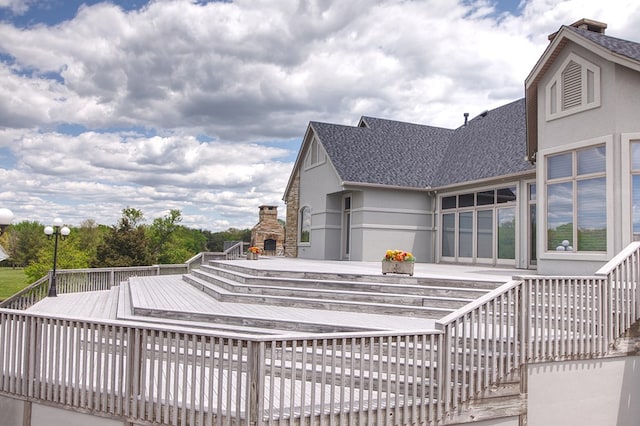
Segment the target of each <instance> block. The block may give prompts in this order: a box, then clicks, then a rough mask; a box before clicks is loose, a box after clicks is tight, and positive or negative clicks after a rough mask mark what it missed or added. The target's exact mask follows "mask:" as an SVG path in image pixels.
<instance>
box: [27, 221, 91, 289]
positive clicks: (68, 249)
mask: <svg viewBox="0 0 640 426" xmlns="http://www.w3.org/2000/svg"><path fill="white" fill-rule="evenodd" d="M54 244H55V243H54V241H53V239H52V240H51V241H48V244H45V245H44V246H43V247H42V248H41V249H40V251H39V252H38V255H37V260H36V261H34V262H32V263H31V264H30V265H29V266H27V267H26V268H25V270H24V273H25V275H26V276H27V277H28V278H29V280H30V281H32V282H33V281H36V280H38V279H40V278H42V277H43V276H45V275H47V273H48V272H49V271H50V270H51V269H53V251H54ZM88 267H89V254H88V253H87V252H86V251H85V250H83V249H81V248H80V239H79V236H78V235H77V233H76V234H75V235H74V230H72V231H71V234H69V237H68V238H66V239H64V240H62V239H59V240H58V256H57V259H56V268H57V269H83V268H88Z"/></svg>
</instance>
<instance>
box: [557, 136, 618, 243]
mask: <svg viewBox="0 0 640 426" xmlns="http://www.w3.org/2000/svg"><path fill="white" fill-rule="evenodd" d="M546 166H547V170H546V191H547V211H546V223H547V250H548V251H557V252H566V251H578V252H603V251H606V249H607V209H606V199H607V198H606V196H607V188H606V177H605V173H606V148H605V146H604V145H598V146H593V147H588V148H584V149H579V150H575V151H570V152H564V153H559V154H555V155H550V156H547V157H546Z"/></svg>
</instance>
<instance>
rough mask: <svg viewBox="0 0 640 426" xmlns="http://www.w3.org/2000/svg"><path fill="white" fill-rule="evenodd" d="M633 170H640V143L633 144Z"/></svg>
mask: <svg viewBox="0 0 640 426" xmlns="http://www.w3.org/2000/svg"><path fill="white" fill-rule="evenodd" d="M631 168H632V169H633V170H640V142H633V143H632V144H631Z"/></svg>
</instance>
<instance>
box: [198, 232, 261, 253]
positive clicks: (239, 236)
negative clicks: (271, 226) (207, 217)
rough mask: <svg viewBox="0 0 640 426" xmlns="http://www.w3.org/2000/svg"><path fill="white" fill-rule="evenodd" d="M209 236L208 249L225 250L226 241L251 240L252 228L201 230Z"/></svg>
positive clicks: (248, 241) (246, 241) (247, 241)
mask: <svg viewBox="0 0 640 426" xmlns="http://www.w3.org/2000/svg"><path fill="white" fill-rule="evenodd" d="M201 232H203V233H204V235H205V236H206V238H207V246H206V248H207V251H223V250H224V243H225V241H243V242H245V243H250V242H251V229H237V228H229V229H227V230H226V231H222V232H209V231H201Z"/></svg>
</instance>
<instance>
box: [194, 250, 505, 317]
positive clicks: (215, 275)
mask: <svg viewBox="0 0 640 426" xmlns="http://www.w3.org/2000/svg"><path fill="white" fill-rule="evenodd" d="M183 279H184V281H185V282H187V283H189V284H191V285H192V286H194V287H195V288H197V289H199V290H201V291H203V292H204V293H206V294H207V295H209V296H211V297H213V298H215V299H216V300H219V301H223V302H232V303H233V302H236V303H249V304H267V305H271V306H283V307H295V308H306V309H321V310H326V311H347V312H359V313H370V314H381V315H398V316H406V317H417V318H430V319H438V318H441V317H443V316H445V315H447V314H449V313H451V312H453V311H455V310H456V309H458V308H461V307H462V306H464V305H466V304H468V303H470V302H472V301H473V300H476V299H477V298H478V297H480V296H482V295H484V294H486V293H487V292H488V291H490V290H492V289H494V288H496V287H498V286H499V285H500V284H501V283H499V282H487V281H484V282H476V281H464V280H453V279H435V278H424V277H422V278H418V277H415V278H414V277H399V276H393V277H391V276H374V275H354V274H339V273H320V272H312V273H311V272H292V271H286V272H285V271H265V270H256V269H251V268H248V267H244V266H241V265H237V264H235V265H234V264H229V263H222V262H215V261H211V262H209V265H202V267H201V268H200V269H196V270H193V271H192V272H191V273H190V274H187V275H184V276H183Z"/></svg>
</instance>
